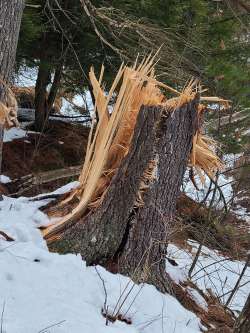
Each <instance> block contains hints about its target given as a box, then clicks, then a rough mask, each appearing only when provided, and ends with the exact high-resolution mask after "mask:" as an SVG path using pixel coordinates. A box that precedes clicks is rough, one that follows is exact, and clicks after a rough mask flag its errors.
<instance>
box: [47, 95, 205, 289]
mask: <svg viewBox="0 0 250 333" xmlns="http://www.w3.org/2000/svg"><path fill="white" fill-rule="evenodd" d="M198 102H199V98H198V97H196V98H195V99H194V100H193V101H191V102H189V103H186V104H184V105H182V106H181V107H179V108H176V109H175V110H173V109H165V108H162V107H154V106H143V107H142V108H141V110H140V112H139V115H138V118H137V123H136V127H135V131H134V135H133V139H132V143H131V146H130V149H129V152H128V154H127V156H126V157H125V158H124V160H123V161H122V164H121V165H120V168H119V170H118V171H117V173H116V175H115V176H114V177H113V179H112V182H111V185H110V186H109V188H108V191H107V193H106V195H105V197H104V200H103V202H102V204H101V205H100V206H99V207H98V208H97V209H96V210H95V211H93V212H90V213H89V214H88V215H87V216H86V217H84V218H82V219H80V220H79V221H77V223H75V224H73V225H71V226H70V227H69V228H68V229H67V230H65V232H63V234H62V235H60V239H58V240H55V241H53V242H52V243H51V244H49V246H50V248H51V249H52V250H53V251H59V252H61V253H66V252H75V253H81V255H82V256H83V258H84V259H85V260H86V262H87V264H88V265H93V264H97V263H98V264H103V265H108V264H109V263H110V262H113V263H114V262H115V263H116V265H117V271H119V272H121V273H124V274H127V275H130V276H132V277H133V279H134V280H135V281H143V282H150V283H153V284H155V285H156V286H157V287H158V289H160V290H162V291H169V285H168V278H167V274H166V273H165V263H164V262H165V253H166V247H167V237H168V235H169V228H170V229H171V228H172V227H173V218H174V214H175V206H176V199H177V196H178V194H179V191H180V186H181V182H182V178H183V175H184V172H185V169H186V166H187V163H188V158H189V154H190V151H191V148H192V139H193V135H194V133H195V132H196V130H197V106H198ZM152 163H153V165H154V168H153V170H152ZM147 174H150V177H147V176H146V175H147ZM142 188H143V190H142ZM138 193H140V194H141V196H142V198H143V201H144V204H143V205H139V206H138V205H136V201H137V199H138Z"/></svg>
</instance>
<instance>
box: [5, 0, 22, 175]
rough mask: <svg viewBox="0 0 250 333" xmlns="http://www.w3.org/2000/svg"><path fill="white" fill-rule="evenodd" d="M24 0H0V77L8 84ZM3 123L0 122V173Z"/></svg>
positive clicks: (13, 61)
mask: <svg viewBox="0 0 250 333" xmlns="http://www.w3.org/2000/svg"><path fill="white" fill-rule="evenodd" d="M23 9H24V0H0V79H1V80H2V82H4V83H5V84H9V83H10V80H11V77H12V75H13V70H14V64H15V59H16V48H17V42H18V36H19V30H20V25H21V19H22V14H23ZM2 82H1V81H0V101H1V102H2V103H3V104H6V103H7V97H6V85H5V84H3V83H2ZM3 131H4V124H3V123H0V174H1V167H2V148H3Z"/></svg>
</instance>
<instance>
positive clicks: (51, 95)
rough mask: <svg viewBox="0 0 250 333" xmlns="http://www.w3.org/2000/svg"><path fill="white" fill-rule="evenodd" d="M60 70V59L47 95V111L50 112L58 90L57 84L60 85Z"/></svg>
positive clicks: (61, 64)
mask: <svg viewBox="0 0 250 333" xmlns="http://www.w3.org/2000/svg"><path fill="white" fill-rule="evenodd" d="M62 70H63V61H61V63H60V64H58V65H57V67H56V70H55V75H54V79H53V82H52V85H51V88H50V92H49V96H48V104H47V107H48V113H50V111H51V109H52V107H53V104H54V102H55V99H56V94H57V92H58V89H59V86H60V81H61V77H62Z"/></svg>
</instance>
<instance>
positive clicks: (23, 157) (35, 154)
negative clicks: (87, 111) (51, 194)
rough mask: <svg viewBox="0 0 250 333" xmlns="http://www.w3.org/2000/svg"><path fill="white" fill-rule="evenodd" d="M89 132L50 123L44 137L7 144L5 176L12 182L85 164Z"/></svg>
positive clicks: (59, 123)
mask: <svg viewBox="0 0 250 333" xmlns="http://www.w3.org/2000/svg"><path fill="white" fill-rule="evenodd" d="M88 132H89V128H87V127H84V126H80V125H74V124H69V123H64V122H62V121H50V123H49V127H48V130H47V131H46V132H45V133H44V134H28V135H27V136H26V137H25V138H21V139H17V140H13V141H11V142H6V143H5V144H4V147H3V167H2V173H3V174H5V175H7V176H9V177H10V178H11V179H14V178H20V177H22V176H24V175H27V174H30V173H38V172H41V171H48V170H54V169H59V168H63V167H66V166H73V165H78V164H81V163H83V161H84V157H85V150H86V145H87V140H88Z"/></svg>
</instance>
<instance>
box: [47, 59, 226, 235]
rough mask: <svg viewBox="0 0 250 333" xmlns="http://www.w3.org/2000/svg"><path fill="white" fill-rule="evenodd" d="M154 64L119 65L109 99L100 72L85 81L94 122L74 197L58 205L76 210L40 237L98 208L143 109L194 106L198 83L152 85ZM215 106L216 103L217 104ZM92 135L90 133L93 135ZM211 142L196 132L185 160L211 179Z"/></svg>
mask: <svg viewBox="0 0 250 333" xmlns="http://www.w3.org/2000/svg"><path fill="white" fill-rule="evenodd" d="M154 59H155V57H151V56H148V57H147V58H145V59H144V60H143V61H142V63H139V64H138V63H137V61H136V62H135V64H134V65H133V66H132V67H128V66H125V65H123V64H122V65H121V67H120V69H119V71H118V73H117V75H116V78H115V80H114V82H113V84H112V87H111V88H110V91H109V92H108V94H105V92H104V90H103V89H102V79H103V74H104V68H103V67H102V69H101V73H100V77H99V79H97V78H96V76H95V73H94V70H93V68H91V70H90V75H89V76H90V81H91V83H92V87H93V93H94V95H95V99H96V105H95V109H96V112H97V113H98V116H99V121H98V123H97V125H96V121H95V119H93V123H92V128H91V131H90V135H89V141H88V146H87V152H86V157H85V162H84V165H83V169H82V172H81V175H80V178H79V181H80V186H79V187H78V188H77V189H76V190H75V191H73V192H72V193H71V194H70V195H69V197H68V198H67V199H66V200H65V201H64V202H63V203H62V205H64V204H66V203H69V202H70V201H71V200H72V199H76V198H77V200H78V204H77V205H76V206H75V207H74V209H73V210H72V212H70V213H69V214H67V215H66V216H64V217H62V218H61V220H60V221H59V222H58V223H57V224H55V225H51V226H49V227H48V228H46V229H45V230H44V231H43V233H44V237H45V238H46V239H49V240H52V239H53V237H57V236H58V235H59V234H60V233H61V232H62V231H63V230H64V228H65V226H67V225H69V224H70V223H72V222H75V221H77V220H78V219H79V218H80V217H82V216H84V214H85V213H86V211H87V210H88V209H95V208H96V207H98V206H99V205H100V204H101V202H102V200H103V198H104V196H105V193H106V191H107V189H108V187H109V185H110V183H111V180H112V178H113V176H114V175H115V173H116V171H117V169H118V168H119V166H120V164H121V161H122V160H123V158H124V157H125V156H126V155H127V153H128V151H129V148H130V143H131V140H132V137H133V131H134V128H135V124H136V120H137V115H138V113H139V111H140V108H141V107H142V105H154V106H161V107H162V108H168V109H171V110H175V109H176V108H178V107H181V106H182V105H183V104H186V103H189V102H191V101H192V100H194V99H195V98H196V96H197V94H199V95H200V93H201V92H202V89H201V87H200V85H199V84H198V82H197V81H195V80H192V81H190V82H189V83H188V84H187V86H186V87H185V88H184V89H183V91H182V92H178V91H176V90H175V89H173V88H171V87H168V86H167V85H165V84H163V83H161V82H159V81H157V80H156V78H155V75H154ZM163 91H164V92H171V93H175V94H176V95H177V97H173V98H170V99H167V98H166V94H163ZM114 96H115V97H116V98H115V104H114V105H113V110H112V113H110V112H109V104H110V102H111V99H112V98H114ZM214 100H216V101H217V102H218V101H221V100H219V99H218V98H214ZM203 109H204V107H203V106H202V105H200V106H199V107H198V108H197V113H198V118H200V117H201V115H202V111H203ZM94 129H95V130H94ZM214 144H215V143H214V142H213V141H212V140H211V139H209V138H206V137H205V136H203V134H202V133H201V130H200V129H199V130H198V131H197V133H196V134H195V136H194V140H193V148H192V151H191V154H190V165H192V166H193V167H195V168H196V169H197V171H198V172H199V173H201V172H200V170H204V171H205V172H206V173H208V174H210V175H213V174H214V173H215V171H216V170H217V169H218V168H220V167H221V166H222V163H221V162H220V160H219V158H218V157H217V156H216V154H215V153H214V152H213V146H214ZM154 163H155V161H151V165H150V166H149V168H148V170H147V172H146V173H145V175H144V176H145V178H147V179H148V178H150V177H153V174H154ZM146 188H147V186H146V184H145V182H144V181H143V180H142V182H141V186H140V191H139V194H138V200H137V203H135V204H137V205H143V201H142V197H141V193H142V192H143V191H145V190H146Z"/></svg>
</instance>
